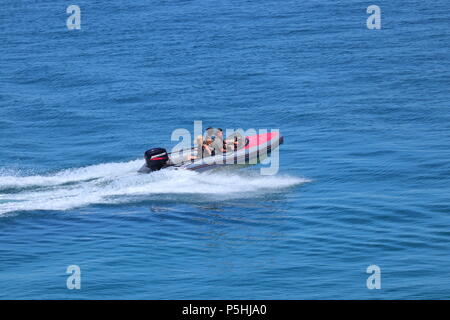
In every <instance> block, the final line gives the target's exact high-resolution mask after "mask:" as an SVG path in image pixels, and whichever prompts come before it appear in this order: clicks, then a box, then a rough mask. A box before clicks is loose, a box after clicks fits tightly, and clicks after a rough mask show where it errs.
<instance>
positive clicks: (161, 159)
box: [144, 148, 169, 171]
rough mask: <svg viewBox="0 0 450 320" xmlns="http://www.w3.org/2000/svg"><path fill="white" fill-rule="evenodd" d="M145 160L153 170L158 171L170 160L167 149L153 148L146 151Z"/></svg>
mask: <svg viewBox="0 0 450 320" xmlns="http://www.w3.org/2000/svg"><path fill="white" fill-rule="evenodd" d="M144 155H145V162H146V163H147V167H148V168H149V169H150V170H151V171H158V170H160V169H161V168H162V167H164V165H165V164H166V163H167V161H169V155H168V154H167V151H166V149H163V148H153V149H150V150H147V151H145V154H144Z"/></svg>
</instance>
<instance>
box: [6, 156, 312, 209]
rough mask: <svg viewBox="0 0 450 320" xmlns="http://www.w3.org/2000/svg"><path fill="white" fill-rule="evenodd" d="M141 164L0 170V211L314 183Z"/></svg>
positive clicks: (221, 195) (230, 194)
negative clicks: (28, 172)
mask: <svg viewBox="0 0 450 320" xmlns="http://www.w3.org/2000/svg"><path fill="white" fill-rule="evenodd" d="M141 164H142V159H139V160H134V161H129V162H118V163H104V164H99V165H93V166H88V167H83V168H74V169H67V170H62V171H59V172H56V173H54V174H49V175H32V176H20V175H17V174H11V173H9V174H8V173H0V215H1V214H4V213H8V212H15V211H33V210H69V209H73V208H79V207H84V206H88V205H91V204H120V203H133V202H140V201H145V200H148V198H149V196H152V195H153V196H157V195H162V194H167V195H177V194H178V195H179V194H186V195H189V194H196V195H198V196H197V197H193V198H195V199H197V200H198V201H202V199H203V201H204V199H209V200H224V199H232V198H240V197H254V196H255V195H258V194H261V193H267V192H277V190H280V189H283V188H288V187H292V186H295V185H299V184H302V183H305V182H308V181H309V180H307V179H302V178H297V177H290V176H261V175H259V172H252V171H250V172H249V171H236V170H233V171H219V172H206V173H198V172H193V171H187V170H162V171H158V172H154V173H152V174H139V173H136V168H139V167H140V166H141ZM201 195H207V197H202V196H201Z"/></svg>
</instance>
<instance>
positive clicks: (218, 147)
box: [211, 128, 227, 155]
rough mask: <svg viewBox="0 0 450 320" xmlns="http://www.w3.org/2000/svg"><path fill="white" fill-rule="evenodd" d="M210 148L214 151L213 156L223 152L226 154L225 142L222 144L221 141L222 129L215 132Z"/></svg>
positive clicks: (222, 141)
mask: <svg viewBox="0 0 450 320" xmlns="http://www.w3.org/2000/svg"><path fill="white" fill-rule="evenodd" d="M211 147H212V149H213V150H214V155H218V154H223V153H224V152H227V147H226V142H224V140H223V131H222V129H220V128H218V129H217V130H216V136H215V138H214V141H213V143H212V145H211Z"/></svg>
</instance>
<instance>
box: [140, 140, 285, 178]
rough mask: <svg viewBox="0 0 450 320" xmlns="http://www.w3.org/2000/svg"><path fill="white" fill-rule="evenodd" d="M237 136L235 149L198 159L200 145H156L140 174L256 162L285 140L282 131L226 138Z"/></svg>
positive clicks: (148, 151)
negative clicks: (173, 147) (173, 148)
mask: <svg viewBox="0 0 450 320" xmlns="http://www.w3.org/2000/svg"><path fill="white" fill-rule="evenodd" d="M230 138H234V139H235V147H234V151H228V152H225V153H223V154H218V155H213V156H209V157H205V158H196V157H197V155H198V150H197V148H191V149H182V150H179V151H176V152H171V153H168V152H167V151H166V149H164V148H153V149H150V150H147V151H146V152H145V153H144V156H145V164H144V165H143V166H142V167H141V168H140V169H139V170H138V172H140V173H150V172H153V171H158V170H162V169H167V168H172V169H185V170H194V171H199V172H201V171H205V170H211V169H216V168H219V167H223V166H231V165H233V166H237V165H249V164H257V163H259V162H260V161H262V160H264V159H265V158H266V157H267V156H269V155H270V153H271V152H272V151H273V150H275V149H276V148H278V146H279V145H280V144H282V143H283V140H284V139H283V137H282V136H281V135H280V133H279V132H269V133H262V134H255V135H250V136H246V137H245V138H243V137H242V136H241V135H240V134H238V133H237V134H234V135H232V136H230V137H228V138H227V140H229V139H230Z"/></svg>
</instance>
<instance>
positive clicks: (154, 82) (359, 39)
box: [0, 0, 450, 299]
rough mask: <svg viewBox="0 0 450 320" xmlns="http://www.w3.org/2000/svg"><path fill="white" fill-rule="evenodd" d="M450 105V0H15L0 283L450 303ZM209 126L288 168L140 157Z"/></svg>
mask: <svg viewBox="0 0 450 320" xmlns="http://www.w3.org/2000/svg"><path fill="white" fill-rule="evenodd" d="M70 4H76V5H78V6H79V7H80V9H81V15H80V17H81V29H80V30H76V29H75V30H69V29H68V28H67V26H66V20H67V18H68V17H69V16H70V14H68V13H67V12H66V9H67V7H68V6H69V5H70ZM370 5H378V6H379V7H380V9H381V29H380V30H376V29H374V30H369V29H368V28H367V25H366V20H367V18H368V17H369V16H370V14H368V13H367V12H366V10H367V7H368V6H370ZM449 107H450V2H449V1H448V0H435V1H423V0H422V1H418V0H411V1H404V2H399V1H394V2H393V1H387V0H377V1H376V2H375V1H359V0H348V1H298V0H295V1H294V0H284V1H276V0H262V1H242V0H241V1H236V0H229V1H225V0H215V1H212V0H209V1H208V0H192V1H188V0H184V1H180V0H170V1H162V0H161V1H117V0H113V1H101V0H97V1H88V0H77V1H75V2H74V3H69V2H67V3H64V2H61V1H49V0H40V1H31V0H20V1H7V2H3V3H2V4H1V9H0V299H449V298H450V186H449V185H450V111H449ZM194 121H202V122H203V126H204V128H206V127H207V126H215V127H221V128H224V129H225V128H243V129H250V128H255V129H257V130H259V129H269V130H271V129H279V130H280V132H281V134H282V135H283V136H284V144H283V145H281V147H280V149H279V157H280V168H279V171H278V173H277V174H276V175H261V174H260V173H261V172H260V169H261V168H263V167H264V166H265V165H264V164H259V165H256V166H251V167H247V168H242V169H229V170H219V171H213V172H204V173H198V172H189V171H164V170H163V171H160V172H156V173H154V174H150V175H142V174H138V173H137V172H136V171H137V170H138V169H139V167H140V166H141V165H142V163H143V153H144V151H145V150H147V149H149V148H151V147H165V148H168V149H170V148H172V147H173V146H174V145H175V144H176V143H177V141H172V139H171V135H172V132H173V131H174V130H176V129H178V128H185V129H187V130H189V131H192V132H193V125H194ZM71 265H76V266H78V267H79V269H80V271H81V275H80V278H79V279H80V281H81V282H80V283H81V288H80V289H73V290H70V289H68V287H67V281H68V278H69V276H71V274H69V273H67V268H68V266H71ZM371 265H376V266H378V267H379V270H380V273H379V274H378V276H379V279H380V281H381V288H380V289H368V287H367V281H368V278H369V277H370V276H371V273H367V268H368V267H369V266H371Z"/></svg>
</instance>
